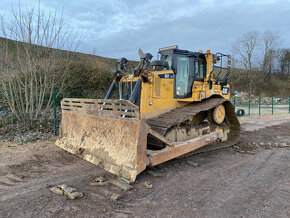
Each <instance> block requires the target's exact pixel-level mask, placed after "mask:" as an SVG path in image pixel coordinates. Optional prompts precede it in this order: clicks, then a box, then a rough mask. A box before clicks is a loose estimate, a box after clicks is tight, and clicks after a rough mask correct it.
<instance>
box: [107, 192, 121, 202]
mask: <svg viewBox="0 0 290 218" xmlns="http://www.w3.org/2000/svg"><path fill="white" fill-rule="evenodd" d="M119 198H120V195H118V194H115V193H113V194H112V195H111V196H110V197H109V200H110V201H117V200H118V199H119Z"/></svg>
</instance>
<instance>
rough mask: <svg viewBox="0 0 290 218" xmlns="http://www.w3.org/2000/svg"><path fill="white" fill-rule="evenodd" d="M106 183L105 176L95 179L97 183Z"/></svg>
mask: <svg viewBox="0 0 290 218" xmlns="http://www.w3.org/2000/svg"><path fill="white" fill-rule="evenodd" d="M105 181H106V179H105V177H103V176H99V177H97V178H95V182H105Z"/></svg>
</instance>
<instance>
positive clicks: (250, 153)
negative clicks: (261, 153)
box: [247, 151, 255, 155]
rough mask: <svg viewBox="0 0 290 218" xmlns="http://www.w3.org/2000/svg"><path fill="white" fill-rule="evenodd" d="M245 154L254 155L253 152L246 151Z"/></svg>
mask: <svg viewBox="0 0 290 218" xmlns="http://www.w3.org/2000/svg"><path fill="white" fill-rule="evenodd" d="M247 154H252V155H254V154H255V152H253V151H247Z"/></svg>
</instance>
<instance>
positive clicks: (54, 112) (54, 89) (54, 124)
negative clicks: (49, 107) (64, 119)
mask: <svg viewBox="0 0 290 218" xmlns="http://www.w3.org/2000/svg"><path fill="white" fill-rule="evenodd" d="M53 129H54V136H56V135H57V130H56V88H53Z"/></svg>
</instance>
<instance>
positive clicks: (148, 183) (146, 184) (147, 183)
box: [144, 181, 153, 189]
mask: <svg viewBox="0 0 290 218" xmlns="http://www.w3.org/2000/svg"><path fill="white" fill-rule="evenodd" d="M144 185H145V187H146V188H147V189H151V188H153V185H152V184H151V183H150V182H147V181H146V182H144Z"/></svg>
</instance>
